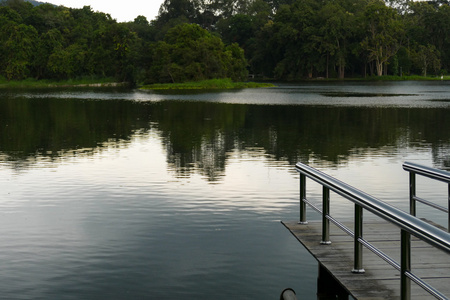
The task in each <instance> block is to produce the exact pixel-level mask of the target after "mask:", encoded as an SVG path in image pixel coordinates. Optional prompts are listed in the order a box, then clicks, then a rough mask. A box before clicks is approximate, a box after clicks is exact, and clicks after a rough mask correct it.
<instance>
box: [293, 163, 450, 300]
mask: <svg viewBox="0 0 450 300" xmlns="http://www.w3.org/2000/svg"><path fill="white" fill-rule="evenodd" d="M295 167H296V170H297V171H298V172H299V173H300V180H301V184H300V223H306V222H307V220H306V205H305V204H311V202H310V201H308V200H307V199H306V183H305V181H306V179H305V177H308V178H310V179H312V180H314V181H316V182H317V183H319V184H321V185H322V186H323V188H322V193H323V195H322V200H323V202H325V201H326V202H328V204H326V205H325V204H324V203H322V207H323V210H322V222H323V223H322V228H328V226H329V225H326V223H328V222H329V220H333V223H335V224H336V223H339V222H337V221H335V220H334V219H333V218H332V217H331V216H330V215H329V200H330V196H329V192H330V191H333V192H335V193H336V194H338V195H340V196H342V197H344V198H345V199H347V200H350V201H352V202H353V203H355V232H354V233H353V234H351V232H350V230H344V231H346V232H347V233H348V234H349V235H351V236H353V238H354V240H355V250H354V251H355V254H354V256H355V261H354V270H353V271H356V272H364V269H363V259H362V248H361V247H362V246H363V245H364V246H366V247H367V248H368V249H369V250H371V251H372V252H374V253H375V254H377V255H378V256H379V257H381V258H383V259H384V260H385V261H387V262H388V263H389V264H390V265H392V266H394V267H396V269H400V271H401V274H400V276H401V280H400V281H401V288H400V290H401V299H405V300H406V299H410V296H411V280H413V281H414V282H415V283H417V284H418V285H419V286H421V287H423V288H424V289H425V290H426V291H428V292H429V293H430V294H432V295H434V296H435V297H437V298H438V299H446V298H445V296H443V295H442V294H441V293H440V292H439V291H437V290H436V289H434V288H433V287H431V286H430V285H428V284H427V283H425V282H424V281H423V280H421V279H420V278H418V277H417V276H415V275H414V274H412V273H411V235H414V236H416V237H417V238H419V239H421V240H423V241H425V242H427V243H429V244H431V245H432V246H434V247H436V248H439V249H441V250H443V251H445V252H447V253H450V234H448V233H447V232H445V231H442V230H440V229H438V228H436V227H434V226H432V225H430V224H428V223H426V222H424V221H422V220H420V219H418V218H416V217H414V216H412V215H410V214H408V213H406V212H404V211H402V210H400V209H398V208H396V207H394V206H392V205H390V204H388V203H386V202H383V201H381V200H378V199H376V198H375V197H372V196H370V195H369V194H366V193H364V192H362V191H360V190H358V189H356V188H354V187H352V186H350V185H348V184H346V183H344V182H342V181H339V180H338V179H336V178H333V177H332V176H330V175H327V174H325V173H323V172H321V171H319V170H316V169H314V168H312V167H310V166H308V165H305V164H302V163H297V164H296V166H295ZM302 178H303V179H302ZM313 208H314V209H315V210H317V211H319V212H320V209H318V208H317V207H315V206H314V205H313ZM364 209H365V210H367V211H369V212H371V213H373V214H374V215H376V216H378V217H380V218H382V219H384V220H386V221H388V222H390V223H392V224H394V225H396V226H398V227H399V228H400V230H401V262H400V264H398V263H396V262H395V261H394V260H393V259H391V258H390V257H389V256H387V255H386V254H384V253H383V252H381V251H380V250H379V249H377V248H376V247H374V246H373V245H371V244H370V243H368V242H367V241H365V240H364V238H363V222H362V220H363V213H362V212H363V210H364ZM339 224H340V223H339ZM338 227H340V226H338ZM340 228H341V227H340ZM326 230H329V229H326ZM326 230H323V232H322V241H324V240H327V239H324V234H325V235H326ZM328 237H329V235H328ZM398 267H400V268H398Z"/></svg>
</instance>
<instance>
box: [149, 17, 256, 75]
mask: <svg viewBox="0 0 450 300" xmlns="http://www.w3.org/2000/svg"><path fill="white" fill-rule="evenodd" d="M151 50H152V52H153V56H152V59H153V64H152V67H151V71H150V73H149V77H148V80H149V82H172V83H175V82H177V83H179V82H186V81H199V80H205V79H213V78H232V79H233V80H236V81H242V80H244V79H246V77H247V71H246V60H245V57H244V53H243V50H242V49H240V48H239V46H237V45H236V44H232V45H230V46H228V47H225V45H224V43H223V42H222V40H221V39H220V38H219V37H217V36H215V35H213V34H211V33H210V32H208V31H207V30H205V29H202V28H201V27H200V26H199V25H196V24H182V25H178V26H176V27H174V28H172V29H171V30H169V32H168V33H167V34H166V36H165V38H164V41H159V42H157V43H156V44H154V45H153V46H152V47H151Z"/></svg>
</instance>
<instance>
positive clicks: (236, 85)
mask: <svg viewBox="0 0 450 300" xmlns="http://www.w3.org/2000/svg"><path fill="white" fill-rule="evenodd" d="M273 86H274V85H273V84H271V83H259V82H233V81H232V80H231V79H228V78H227V79H210V80H203V81H194V82H184V83H156V84H150V85H145V86H143V87H141V89H145V90H225V89H243V88H261V87H273Z"/></svg>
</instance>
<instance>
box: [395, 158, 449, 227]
mask: <svg viewBox="0 0 450 300" xmlns="http://www.w3.org/2000/svg"><path fill="white" fill-rule="evenodd" d="M403 170H405V171H408V172H409V213H410V214H411V215H413V216H415V215H416V202H420V203H423V204H425V205H428V206H431V207H433V208H435V209H438V210H440V211H443V212H445V213H447V215H448V217H447V218H448V224H447V231H448V232H450V213H449V208H450V172H447V171H443V170H439V169H433V168H430V167H426V166H422V165H419V164H415V163H412V162H405V163H404V164H403ZM416 174H417V175H421V176H424V177H428V178H431V179H434V180H438V181H442V182H445V183H447V185H448V205H447V207H443V206H441V205H438V204H436V203H433V202H431V201H428V200H425V199H423V198H420V197H417V195H416Z"/></svg>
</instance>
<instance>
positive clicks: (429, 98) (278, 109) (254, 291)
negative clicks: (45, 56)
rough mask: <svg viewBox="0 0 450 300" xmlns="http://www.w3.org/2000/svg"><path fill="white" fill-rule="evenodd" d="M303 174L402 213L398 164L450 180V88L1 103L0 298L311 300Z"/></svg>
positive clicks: (389, 86)
mask: <svg viewBox="0 0 450 300" xmlns="http://www.w3.org/2000/svg"><path fill="white" fill-rule="evenodd" d="M298 161H301V162H304V163H307V164H310V165H312V166H313V167H316V168H318V169H320V170H322V171H324V172H326V173H328V174H331V175H333V176H336V177H337V178H338V179H340V180H342V181H345V182H347V183H349V184H351V185H353V186H355V187H356V188H358V189H361V190H363V191H365V192H367V193H369V194H371V195H373V196H375V197H377V198H380V199H382V200H384V201H387V202H389V203H392V204H393V205H395V206H397V207H399V208H401V209H404V210H407V209H408V173H406V172H405V171H403V169H402V166H401V164H402V163H403V162H404V161H412V162H416V163H420V164H424V165H427V166H432V167H436V168H441V169H446V170H450V83H448V82H395V83H348V82H347V83H315V84H300V85H280V86H278V87H275V88H268V89H255V90H238V91H223V92H214V93H212V92H190V93H188V94H186V93H184V94H182V93H154V92H143V91H139V90H123V89H102V88H98V89H56V90H48V89H41V90H20V91H19V90H0V236H1V237H2V239H1V240H2V243H1V246H0V259H1V268H0V294H1V295H2V298H4V299H177V298H178V299H210V298H214V299H277V298H279V295H280V292H281V291H282V290H283V289H284V288H287V287H291V288H293V289H294V290H296V291H297V293H298V294H299V293H301V294H302V296H303V298H302V299H315V298H317V297H316V280H317V263H316V262H315V260H314V259H313V258H312V257H311V256H310V254H309V253H308V252H307V251H305V250H304V249H303V247H302V246H301V245H300V244H299V243H298V242H297V241H296V240H295V238H294V237H293V236H291V235H290V233H289V232H288V231H287V230H286V229H285V228H284V227H283V225H282V224H280V221H281V220H285V221H289V220H296V219H298V181H299V180H298V179H299V176H298V174H297V173H296V172H295V169H294V165H295V163H296V162H298ZM418 184H419V187H418V194H420V195H422V196H426V197H427V199H429V200H432V201H434V202H437V203H439V204H440V205H442V206H446V205H447V204H446V203H447V202H446V201H447V190H448V188H447V186H446V185H445V184H440V183H433V182H429V181H426V180H425V179H423V180H421V179H418ZM308 186H310V187H309V192H310V198H311V199H314V198H315V197H316V198H317V200H318V201H319V200H320V192H321V190H320V187H318V186H315V185H314V184H313V183H311V185H309V183H308ZM331 199H332V206H331V210H332V213H334V214H336V215H337V216H341V217H343V218H345V217H348V216H350V215H351V211H352V205H351V204H350V203H347V202H346V201H343V200H342V199H339V198H336V199H335V201H333V195H332V197H331ZM418 211H419V216H425V217H427V218H429V219H433V220H434V221H435V222H437V223H440V224H442V225H446V222H447V219H446V216H445V215H444V214H440V213H439V211H437V212H436V211H433V210H432V209H431V208H430V209H428V208H426V207H422V206H420V205H419V206H418ZM308 218H309V219H319V218H320V216H319V215H317V214H315V213H314V212H312V211H311V212H309V213H308Z"/></svg>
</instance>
